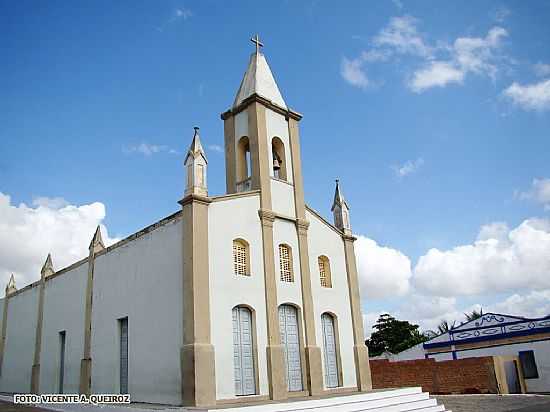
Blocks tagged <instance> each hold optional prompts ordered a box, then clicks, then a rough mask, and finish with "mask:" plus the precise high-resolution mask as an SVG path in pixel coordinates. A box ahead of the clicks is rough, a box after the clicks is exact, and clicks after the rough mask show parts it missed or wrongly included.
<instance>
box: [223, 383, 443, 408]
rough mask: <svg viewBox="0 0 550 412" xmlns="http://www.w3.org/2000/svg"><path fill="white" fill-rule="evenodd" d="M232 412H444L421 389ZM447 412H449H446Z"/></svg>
mask: <svg viewBox="0 0 550 412" xmlns="http://www.w3.org/2000/svg"><path fill="white" fill-rule="evenodd" d="M227 410H228V411H231V412H445V407H444V406H443V405H438V404H437V400H435V399H433V398H430V396H429V394H428V393H427V392H422V389H421V388H403V389H395V390H385V391H377V392H370V393H362V394H357V395H344V396H336V397H332V398H324V399H313V400H303V401H290V402H282V403H272V404H265V405H254V406H242V407H238V406H237V407H231V408H228V409H227ZM449 412H450V411H449Z"/></svg>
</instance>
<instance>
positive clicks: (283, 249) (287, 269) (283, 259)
mask: <svg viewBox="0 0 550 412" xmlns="http://www.w3.org/2000/svg"><path fill="white" fill-rule="evenodd" d="M279 267H280V269H281V280H282V281H283V282H294V277H293V276H292V254H291V251H290V247H288V246H287V245H279Z"/></svg>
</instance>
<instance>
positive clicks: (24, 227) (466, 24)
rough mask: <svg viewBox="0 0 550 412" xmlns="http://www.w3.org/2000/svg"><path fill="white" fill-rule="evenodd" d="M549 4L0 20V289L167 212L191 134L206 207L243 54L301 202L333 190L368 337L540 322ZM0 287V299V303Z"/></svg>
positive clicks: (318, 6)
mask: <svg viewBox="0 0 550 412" xmlns="http://www.w3.org/2000/svg"><path fill="white" fill-rule="evenodd" d="M548 21H550V3H549V2H543V1H532V2H520V1H485V2H469V3H461V2H441V1H415V2H412V1H411V2H409V1H405V0H401V1H398V0H395V1H369V2H366V1H357V2H354V1H350V2H345V3H339V7H335V3H334V2H329V1H304V2H290V1H259V0H256V1H243V2H233V3H232V4H231V6H230V7H229V6H227V5H225V6H224V5H222V3H220V2H217V1H200V2H199V1H176V0H174V1H166V2H163V1H158V2H149V1H118V2H111V1H95V2H61V1H47V2H35V1H17V2H15V1H11V2H10V1H4V2H1V3H0V50H1V55H2V59H1V61H2V64H0V90H1V94H0V284H3V285H5V284H6V282H7V281H8V279H9V276H10V274H11V273H14V275H15V279H16V282H17V285H18V287H21V286H24V285H26V284H28V283H30V282H32V281H34V280H36V279H38V277H39V271H40V267H41V265H42V263H43V262H44V260H45V257H46V255H47V253H48V252H50V251H51V252H52V257H53V261H54V265H55V266H56V267H57V268H61V267H64V266H67V265H69V264H71V263H73V262H74V261H76V260H77V259H80V258H82V257H84V256H85V255H86V251H87V246H88V244H89V241H90V239H91V236H92V235H93V232H94V230H95V227H96V225H98V224H100V225H101V226H102V230H103V234H104V238H105V240H106V243H113V242H115V241H117V240H118V239H121V238H123V237H125V236H128V235H129V234H131V233H133V232H135V231H137V230H139V229H141V228H143V227H145V226H147V225H149V224H151V223H153V222H155V221H157V220H159V219H161V218H163V217H165V216H167V215H169V214H171V213H173V212H175V211H177V210H178V208H179V206H178V204H177V200H179V199H180V198H181V197H182V194H183V188H184V173H183V172H184V171H183V166H182V162H183V157H184V153H185V152H186V150H187V147H188V145H189V143H190V141H191V138H192V135H193V127H194V126H200V130H201V139H202V141H203V144H204V146H205V147H206V150H207V155H208V159H209V163H208V167H209V173H208V179H209V180H208V186H209V192H210V194H223V193H224V190H225V165H224V155H223V123H222V121H221V120H220V113H222V112H224V111H225V110H227V109H228V108H229V107H230V105H231V103H232V102H233V99H234V96H235V94H236V92H237V89H238V86H239V83H240V81H241V78H242V76H243V74H244V71H245V69H246V65H247V63H248V58H249V55H250V53H251V52H253V50H254V45H253V44H252V43H250V41H249V39H250V37H251V36H252V35H253V34H255V33H259V35H260V38H261V40H262V41H263V43H264V44H265V47H264V50H263V52H264V53H265V55H266V57H267V60H268V62H269V64H270V66H271V69H272V71H273V73H274V76H275V78H276V80H277V83H278V86H279V89H280V90H281V93H282V95H283V97H284V99H285V101H286V103H287V104H288V105H289V106H290V107H291V108H292V109H294V110H296V111H298V112H300V113H302V114H303V115H304V117H303V119H302V121H301V122H300V134H301V139H302V141H301V144H302V162H303V174H304V183H305V195H306V201H307V203H308V204H309V205H310V206H312V207H313V208H315V209H316V210H318V211H319V212H320V213H321V214H322V215H324V216H326V217H327V218H329V219H331V216H330V206H331V201H332V196H333V193H334V192H333V191H334V179H335V178H340V180H341V184H342V188H343V192H344V194H345V196H346V199H347V201H348V203H349V205H350V207H351V221H352V226H353V231H354V233H355V234H356V236H357V237H358V240H357V242H356V245H355V247H356V255H357V261H358V267H359V276H360V284H361V295H362V305H363V311H364V318H365V326H366V333H367V334H369V333H370V331H371V325H372V324H373V322H374V321H375V320H376V318H377V317H378V315H379V314H381V313H383V312H389V313H391V314H393V315H394V316H397V317H398V318H400V319H406V320H409V321H411V322H415V323H418V324H420V326H421V329H422V330H428V329H433V328H435V327H436V325H437V324H438V323H439V321H441V320H442V319H446V320H448V321H450V322H452V321H455V320H456V321H457V322H460V321H462V320H464V313H465V312H468V311H471V310H473V309H479V308H483V310H484V311H486V312H487V311H497V312H502V313H507V314H511V315H519V316H530V317H540V316H545V315H547V314H550V162H549V159H550V47H549V46H548V44H549V40H550V25H548ZM2 288H3V287H2Z"/></svg>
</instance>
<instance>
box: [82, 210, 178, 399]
mask: <svg viewBox="0 0 550 412" xmlns="http://www.w3.org/2000/svg"><path fill="white" fill-rule="evenodd" d="M182 230H183V228H182V220H181V219H178V220H176V221H172V222H170V223H168V224H166V225H165V226H162V227H160V228H157V229H156V230H154V231H152V232H150V233H148V234H145V235H143V236H141V237H140V238H138V239H136V240H134V241H132V242H129V243H127V244H125V245H123V246H120V247H118V248H116V249H114V250H112V251H111V252H109V253H108V254H104V255H100V256H98V257H97V258H96V262H95V271H94V294H93V309H92V359H93V366H92V391H93V392H96V393H117V392H119V390H120V387H119V325H118V319H120V318H123V317H126V316H127V317H128V336H129V343H128V351H129V367H128V370H129V379H128V389H129V392H130V395H131V396H132V400H133V401H135V402H151V403H164V404H181V372H180V349H181V346H182V322H183V321H182V315H181V314H182V310H183V309H182V307H183V304H182V273H183V272H182V271H183V269H182Z"/></svg>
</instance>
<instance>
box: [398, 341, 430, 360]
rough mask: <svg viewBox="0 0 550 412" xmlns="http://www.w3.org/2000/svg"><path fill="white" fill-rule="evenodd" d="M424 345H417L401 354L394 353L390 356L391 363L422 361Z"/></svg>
mask: <svg viewBox="0 0 550 412" xmlns="http://www.w3.org/2000/svg"><path fill="white" fill-rule="evenodd" d="M423 345H424V344H423V343H419V344H418V345H415V346H413V347H412V348H409V349H407V350H404V351H403V352H399V353H396V354H394V355H393V356H392V358H391V361H392V362H399V361H404V360H414V359H424V354H425V353H426V352H425V351H424V346H423Z"/></svg>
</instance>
